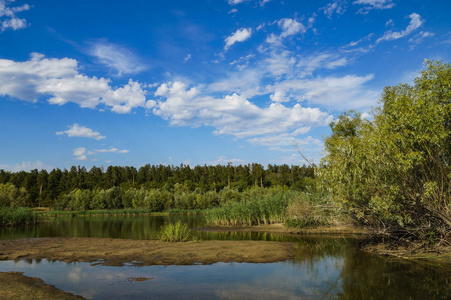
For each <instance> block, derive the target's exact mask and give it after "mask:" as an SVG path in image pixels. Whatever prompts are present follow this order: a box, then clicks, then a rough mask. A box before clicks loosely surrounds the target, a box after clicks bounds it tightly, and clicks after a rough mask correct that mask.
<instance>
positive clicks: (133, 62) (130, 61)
mask: <svg viewBox="0 0 451 300" xmlns="http://www.w3.org/2000/svg"><path fill="white" fill-rule="evenodd" d="M88 54H89V55H91V56H93V57H95V58H96V59H97V60H98V62H99V63H101V64H103V65H105V66H107V67H108V68H110V69H111V70H113V71H115V72H116V75H118V76H121V75H125V74H136V73H139V72H141V71H144V70H146V69H147V66H146V65H144V64H143V63H142V62H141V61H140V59H139V58H138V57H137V56H136V55H135V54H134V53H133V52H132V51H130V50H129V49H126V48H125V47H123V46H120V45H117V44H113V43H110V42H107V41H105V40H100V41H98V42H96V43H93V44H91V47H90V48H89V49H88Z"/></svg>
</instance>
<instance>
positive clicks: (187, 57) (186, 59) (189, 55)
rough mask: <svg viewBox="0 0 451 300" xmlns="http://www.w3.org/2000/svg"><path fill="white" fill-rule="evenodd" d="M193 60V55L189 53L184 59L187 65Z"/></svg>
mask: <svg viewBox="0 0 451 300" xmlns="http://www.w3.org/2000/svg"><path fill="white" fill-rule="evenodd" d="M190 59H191V54H190V53H189V54H188V55H187V56H185V58H184V59H183V62H184V63H186V62H187V61H188V60H190Z"/></svg>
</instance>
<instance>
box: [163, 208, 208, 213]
mask: <svg viewBox="0 0 451 300" xmlns="http://www.w3.org/2000/svg"><path fill="white" fill-rule="evenodd" d="M208 212H209V210H208V209H180V208H171V209H169V210H168V211H167V213H169V214H170V215H204V214H208Z"/></svg>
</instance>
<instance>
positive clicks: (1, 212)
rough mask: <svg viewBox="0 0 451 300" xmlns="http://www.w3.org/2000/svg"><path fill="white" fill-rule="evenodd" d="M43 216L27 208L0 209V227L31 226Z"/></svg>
mask: <svg viewBox="0 0 451 300" xmlns="http://www.w3.org/2000/svg"><path fill="white" fill-rule="evenodd" d="M43 219H44V216H43V215H42V214H39V213H37V212H35V211H34V210H32V209H31V208H28V207H14V208H13V207H0V226H17V225H31V224H36V223H38V222H39V221H41V220H43Z"/></svg>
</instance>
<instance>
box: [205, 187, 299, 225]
mask: <svg viewBox="0 0 451 300" xmlns="http://www.w3.org/2000/svg"><path fill="white" fill-rule="evenodd" d="M297 195H298V193H296V192H294V191H286V192H283V191H275V192H274V193H272V194H268V195H266V196H264V197H261V198H250V199H247V200H244V201H241V202H234V201H231V202H226V203H225V204H223V205H222V206H221V207H217V208H214V209H211V210H210V213H209V214H208V215H207V216H206V220H207V223H208V224H210V225H216V226H224V225H225V226H237V225H247V226H251V225H259V224H272V223H281V222H283V221H284V220H285V210H286V208H287V206H288V205H289V204H290V203H291V202H292V201H294V199H295V198H296V196H297Z"/></svg>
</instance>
